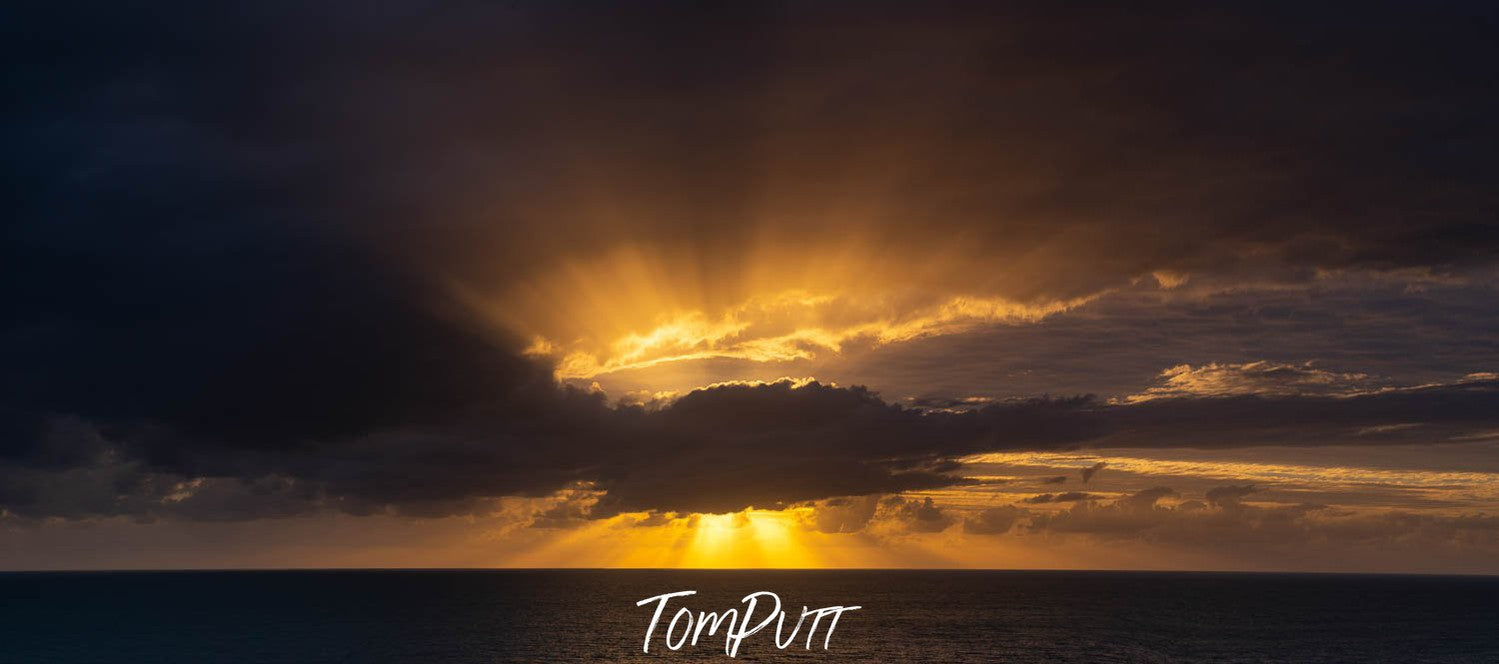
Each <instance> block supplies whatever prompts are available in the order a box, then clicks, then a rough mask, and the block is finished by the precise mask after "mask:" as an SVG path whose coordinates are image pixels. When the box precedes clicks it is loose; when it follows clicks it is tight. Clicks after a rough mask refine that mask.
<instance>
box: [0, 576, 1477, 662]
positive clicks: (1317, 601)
mask: <svg viewBox="0 0 1499 664" xmlns="http://www.w3.org/2000/svg"><path fill="white" fill-rule="evenodd" d="M689 589H691V590H697V591H699V594H698V595H696V596H693V597H689V598H684V599H680V600H673V602H672V603H671V604H669V605H668V607H669V609H668V612H667V616H666V618H664V619H663V624H662V625H661V627H660V629H664V628H665V626H666V625H665V624H664V623H665V622H666V619H669V617H670V613H671V612H672V610H673V609H675V608H676V607H677V606H679V605H685V606H688V607H690V608H693V609H694V610H718V611H722V610H725V609H728V608H731V607H740V608H742V605H741V604H740V603H739V600H740V598H742V597H743V596H744V595H746V594H749V593H751V592H754V591H759V590H769V591H773V592H775V593H777V594H778V595H780V597H781V599H782V600H783V602H784V603H785V604H786V605H788V608H789V609H790V610H791V611H792V616H791V618H792V620H791V622H794V619H795V617H796V614H797V613H799V610H800V608H801V606H802V605H804V604H805V605H810V606H812V607H821V606H827V605H861V606H863V608H862V609H860V610H858V611H853V612H849V613H845V614H844V615H843V618H842V619H841V620H840V621H839V623H838V626H837V629H836V630H835V631H834V633H833V636H832V640H831V643H830V647H829V649H828V650H826V651H824V650H823V649H822V647H821V645H822V640H823V635H824V634H823V632H822V628H819V632H818V635H817V637H816V638H815V639H814V641H813V649H812V650H810V651H808V650H804V649H803V645H804V644H805V638H799V639H798V643H797V644H796V645H793V646H792V647H791V649H788V650H784V651H782V650H777V649H776V648H775V647H774V645H773V644H772V639H773V638H774V634H773V631H774V625H772V626H771V627H770V628H768V629H767V630H766V631H765V632H761V633H759V634H755V635H753V636H750V637H748V638H747V639H745V641H744V642H743V645H742V646H741V649H740V651H739V656H738V660H739V661H754V662H767V661H795V662H1089V663H1094V662H1499V578H1494V577H1487V578H1485V577H1431V576H1424V577H1423V576H1356V575H1290V574H1287V575H1280V574H1198V573H1114V572H958V571H784V572H781V571H603V570H599V571H306V572H124V573H7V574H0V661H3V662H148V663H153V664H166V663H172V662H203V663H222V664H228V663H235V662H421V663H434V664H436V663H446V662H462V663H470V662H652V661H682V660H694V661H724V662H727V661H733V660H730V659H729V658H728V657H727V656H726V655H725V654H724V640H723V639H722V638H721V637H710V636H707V635H706V634H704V636H703V637H702V640H700V641H699V645H698V646H696V647H693V646H691V645H688V646H685V647H684V648H683V649H682V650H680V651H676V652H673V651H670V650H668V649H666V647H665V643H664V641H662V640H661V637H660V636H659V634H658V635H657V636H656V638H655V639H653V642H652V645H651V652H650V654H644V653H642V652H641V646H642V645H643V641H644V637H645V628H646V626H647V624H648V623H649V622H650V618H651V613H652V610H651V607H649V606H647V607H636V606H635V602H636V601H638V600H641V599H644V598H646V597H650V596H652V595H658V594H661V593H665V592H671V591H676V590H689ZM759 615H763V609H762V610H761V612H760V613H759ZM756 622H758V621H756ZM791 622H788V624H787V626H786V629H787V631H788V632H789V630H790V627H791ZM808 622H809V623H810V620H809V621H808ZM803 629H804V630H805V629H806V628H805V627H804V628H803ZM719 634H720V635H721V634H722V632H719ZM803 634H805V632H803Z"/></svg>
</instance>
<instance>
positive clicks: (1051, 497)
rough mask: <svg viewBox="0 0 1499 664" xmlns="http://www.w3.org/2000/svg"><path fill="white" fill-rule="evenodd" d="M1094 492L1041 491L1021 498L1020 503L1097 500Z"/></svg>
mask: <svg viewBox="0 0 1499 664" xmlns="http://www.w3.org/2000/svg"><path fill="white" fill-rule="evenodd" d="M1098 498H1099V496H1098V495H1096V494H1091V493H1084V492H1082V491H1067V492H1064V493H1042V494H1037V495H1034V496H1031V497H1030V498H1025V499H1023V500H1021V501H1020V502H1022V503H1029V504H1031V505H1040V504H1043V503H1075V502H1077V501H1079V500H1097V499H1098Z"/></svg>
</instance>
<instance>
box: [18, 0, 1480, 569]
mask: <svg viewBox="0 0 1499 664" xmlns="http://www.w3.org/2000/svg"><path fill="white" fill-rule="evenodd" d="M1496 20H1499V16H1496V13H1495V11H1494V9H1493V7H1492V6H1488V5H1486V4H1485V3H1471V4H1469V3H1459V2H1453V3H1357V4H1341V3H1326V4H1319V5H1318V6H1316V7H1306V6H1302V4H1301V3H1253V4H1249V3H1245V4H1243V5H1231V4H1220V3H1180V4H1178V3H1163V4H1160V5H1157V6H1155V7H1152V8H1150V9H1148V10H1146V9H1142V8H1139V7H1119V6H1112V5H1108V4H1096V5H1095V4H1089V5H1085V6H1078V7H1068V8H1066V9H1063V8H1060V7H1055V6H1046V5H1044V4H1042V5H1037V6H1030V5H1028V4H1024V3H1019V4H1004V5H998V4H995V3H922V4H921V6H919V7H918V6H915V5H911V4H885V3H839V2H829V3H775V2H767V3H744V4H723V3H706V4H705V3H665V2H663V3H655V2H651V3H628V4H619V5H612V6H611V5H602V4H600V5H588V6H583V5H571V4H565V3H564V4H557V3H477V2H444V3H435V2H379V3H318V4H315V5H309V4H307V3H281V2H265V3H251V4H248V5H245V6H238V7H229V8H225V7H208V6H204V5H202V4H201V3H181V4H173V3H159V2H153V3H142V4H135V3H132V4H130V5H128V6H125V5H120V4H112V3H97V4H95V3H82V4H69V3H45V4H43V3H20V4H17V5H14V6H12V5H7V7H6V8H4V9H0V51H3V53H4V57H5V60H6V62H7V66H6V67H5V68H4V70H3V76H4V78H5V85H4V88H3V92H0V94H3V95H4V96H5V102H6V103H5V104H4V105H3V110H0V114H3V116H4V121H3V123H0V136H3V140H4V143H5V145H6V147H7V150H6V152H7V154H8V156H9V157H10V158H9V159H7V160H6V161H5V163H4V164H3V165H0V178H3V179H4V181H5V186H4V191H5V192H6V194H5V196H4V198H5V202H6V208H7V213H6V214H5V215H4V218H3V220H0V237H3V241H0V295H3V298H0V568H3V569H101V568H104V569H137V568H153V569H155V568H235V567H278V568H279V567H943V568H946V567H963V568H970V567H971V568H1066V569H1073V568H1077V569H1189V570H1197V569H1204V570H1206V569H1214V570H1300V571H1377V572H1456V573H1485V574H1493V573H1499V305H1496V302H1499V298H1496V296H1499V218H1496V213H1499V190H1495V188H1494V186H1493V183H1494V182H1496V181H1499V162H1496V160H1495V155H1496V154H1499V124H1496V123H1495V122H1494V120H1493V118H1495V117H1499V93H1496V91H1495V87H1494V86H1493V84H1492V82H1493V81H1494V80H1499V40H1496V39H1494V38H1493V37H1494V34H1495V29H1496V26H1499V23H1496Z"/></svg>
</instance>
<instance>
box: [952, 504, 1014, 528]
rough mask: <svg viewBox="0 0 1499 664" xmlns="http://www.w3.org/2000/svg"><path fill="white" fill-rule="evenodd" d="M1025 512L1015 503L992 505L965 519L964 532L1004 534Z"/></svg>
mask: <svg viewBox="0 0 1499 664" xmlns="http://www.w3.org/2000/svg"><path fill="white" fill-rule="evenodd" d="M1024 514H1025V512H1024V511H1022V510H1020V509H1019V508H1016V507H1015V506H1014V505H1004V506H1001V507H990V508H988V509H985V510H984V511H982V512H979V513H978V515H977V516H974V517H971V518H968V519H964V520H963V532H965V533H973V534H975V535H1003V534H1005V533H1007V532H1009V531H1010V528H1011V527H1013V526H1014V525H1015V522H1016V521H1019V520H1020V518H1021V517H1022V516H1023V515H1024Z"/></svg>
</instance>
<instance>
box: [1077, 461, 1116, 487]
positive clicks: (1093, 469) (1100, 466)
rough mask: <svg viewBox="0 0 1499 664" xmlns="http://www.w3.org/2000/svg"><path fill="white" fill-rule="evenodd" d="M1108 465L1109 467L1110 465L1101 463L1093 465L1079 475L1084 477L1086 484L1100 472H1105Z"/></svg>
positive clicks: (1079, 472)
mask: <svg viewBox="0 0 1499 664" xmlns="http://www.w3.org/2000/svg"><path fill="white" fill-rule="evenodd" d="M1107 465H1109V464H1107V463H1104V462H1102V461H1100V462H1098V463H1095V464H1093V465H1091V466H1088V467H1087V468H1084V469H1082V470H1080V471H1078V475H1081V476H1082V478H1083V483H1085V484H1086V483H1087V482H1088V480H1091V479H1093V476H1094V475H1097V474H1098V471H1100V470H1103V469H1104V467H1105V466H1107Z"/></svg>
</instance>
